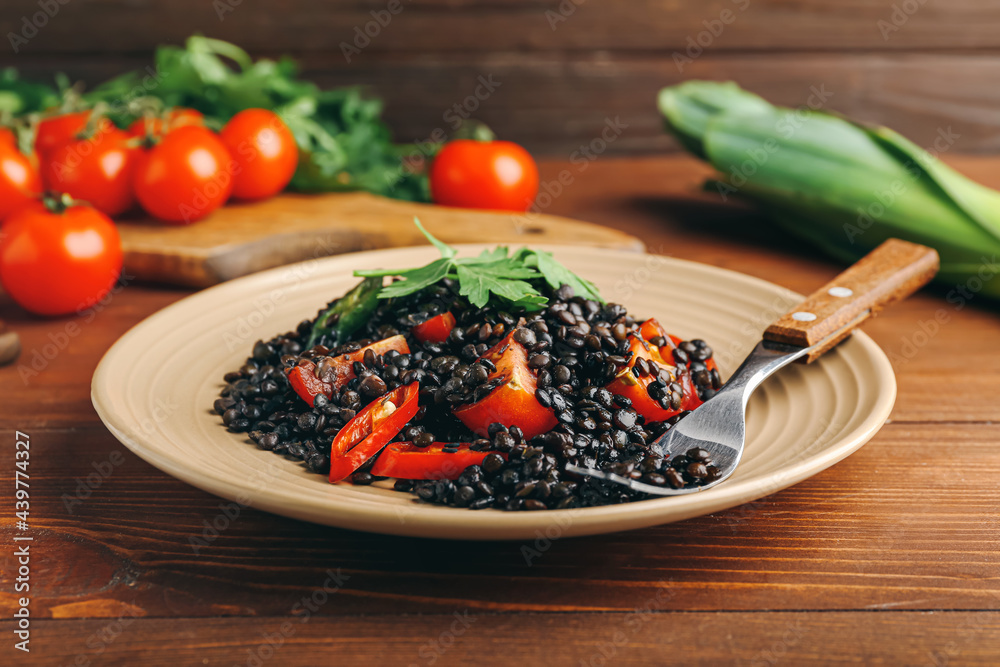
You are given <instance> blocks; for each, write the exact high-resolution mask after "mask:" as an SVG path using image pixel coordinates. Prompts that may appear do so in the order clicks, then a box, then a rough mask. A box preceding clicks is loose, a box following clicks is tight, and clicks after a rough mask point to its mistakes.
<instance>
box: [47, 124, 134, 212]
mask: <svg viewBox="0 0 1000 667" xmlns="http://www.w3.org/2000/svg"><path fill="white" fill-rule="evenodd" d="M128 141H129V136H128V135H127V134H125V133H124V132H122V131H121V130H119V129H118V128H116V127H114V126H111V127H109V128H106V129H102V130H101V131H98V132H97V133H96V134H94V136H92V137H89V138H86V139H74V140H72V141H70V142H68V143H65V144H63V145H62V146H59V147H58V148H55V149H53V150H51V151H49V152H48V153H47V154H46V155H45V156H44V157H43V158H42V180H43V181H44V183H45V187H46V188H47V189H49V190H55V191H58V192H65V193H66V194H68V195H70V196H71V197H73V199H76V200H80V201H85V202H87V203H89V204H90V205H91V206H93V207H94V208H96V209H97V210H99V211H101V212H102V213H106V214H107V215H110V216H116V215H120V214H122V213H124V212H125V211H127V210H129V209H130V208H132V205H133V204H134V203H135V197H134V195H133V194H132V170H133V167H134V166H135V156H136V149H135V148H133V147H132V146H130V145H129V144H128Z"/></svg>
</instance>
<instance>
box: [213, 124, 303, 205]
mask: <svg viewBox="0 0 1000 667" xmlns="http://www.w3.org/2000/svg"><path fill="white" fill-rule="evenodd" d="M220 136H221V137H222V141H223V143H225V144H226V148H228V149H229V152H230V153H231V154H232V156H233V160H235V161H236V164H237V165H238V167H239V168H238V170H237V171H236V176H235V179H234V182H233V197H236V198H237V199H264V198H266V197H273V196H274V195H276V194H278V193H279V192H281V191H282V190H284V189H285V186H286V185H288V182H289V181H290V180H292V176H293V175H294V174H295V167H296V166H298V163H299V147H298V145H297V144H296V143H295V136H294V135H293V134H292V131H291V130H289V129H288V126H287V125H285V123H284V121H282V120H281V118H280V117H279V116H278V114H276V113H274V112H273V111H268V110H267V109H245V110H243V111H241V112H239V113H238V114H236V115H235V116H233V117H232V118H230V119H229V122H228V123H226V126H225V127H224V128H222V133H221V135H220Z"/></svg>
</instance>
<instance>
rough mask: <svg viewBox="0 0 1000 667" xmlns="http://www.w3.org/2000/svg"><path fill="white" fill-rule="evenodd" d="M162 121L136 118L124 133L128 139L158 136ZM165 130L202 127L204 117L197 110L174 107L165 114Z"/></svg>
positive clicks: (160, 131)
mask: <svg viewBox="0 0 1000 667" xmlns="http://www.w3.org/2000/svg"><path fill="white" fill-rule="evenodd" d="M163 121H164V119H163V118H161V117H155V116H154V117H151V118H137V119H136V120H134V121H132V124H131V125H129V126H128V130H126V132H127V133H128V135H129V136H130V137H145V136H154V137H155V136H158V135H161V134H163ZM166 122H167V124H166V130H167V132H170V131H171V130H176V129H177V128H178V127H184V126H185V125H199V126H200V125H204V124H205V116H204V114H202V113H201V112H200V111H198V110H197V109H188V108H187V107H174V108H173V109H171V110H170V111H168V112H167V113H166Z"/></svg>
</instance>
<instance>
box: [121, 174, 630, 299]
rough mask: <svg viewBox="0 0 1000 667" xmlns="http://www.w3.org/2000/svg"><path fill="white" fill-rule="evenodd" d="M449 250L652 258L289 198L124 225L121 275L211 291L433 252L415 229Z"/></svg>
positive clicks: (549, 230) (491, 214)
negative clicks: (467, 247)
mask: <svg viewBox="0 0 1000 667" xmlns="http://www.w3.org/2000/svg"><path fill="white" fill-rule="evenodd" d="M414 218H419V219H420V221H421V222H422V223H423V224H424V226H425V227H426V228H427V229H428V230H429V231H430V232H431V233H432V234H434V235H435V236H437V237H438V238H439V239H441V240H442V241H444V242H445V243H491V244H506V245H512V246H516V245H518V244H521V245H524V244H527V243H536V244H544V243H550V244H560V245H584V246H598V247H604V248H617V249H620V250H634V251H636V252H641V251H642V250H643V249H644V246H643V244H642V241H640V240H639V239H637V238H635V237H634V236H629V235H627V234H623V233H622V232H619V231H617V230H614V229H611V228H609V227H604V226H600V225H594V224H591V223H586V222H580V221H579V220H570V219H568V218H562V217H558V216H554V215H544V214H540V215H537V216H533V217H532V220H531V221H530V223H524V222H523V221H522V220H521V219H520V218H517V217H515V216H513V215H511V214H510V213H503V212H497V211H470V210H464V209H455V208H446V207H443V206H433V205H427V204H416V203H413V202H405V201H397V200H393V199H387V198H385V197H376V196H374V195H371V194H368V193H365V192H354V193H337V194H319V195H297V194H282V195H279V196H277V197H273V198H271V199H269V200H267V201H263V202H253V203H249V204H247V203H244V204H240V203H233V204H230V205H227V206H225V207H223V208H221V209H219V210H218V211H216V212H215V213H213V214H212V215H211V216H209V217H208V218H206V219H205V220H202V221H199V222H198V223H197V224H193V225H184V226H177V225H164V224H163V223H161V222H158V221H156V220H152V219H130V220H122V221H119V222H118V230H119V232H120V233H121V238H122V249H123V250H124V252H125V267H124V269H123V271H124V272H125V273H126V274H128V275H130V276H134V277H135V279H137V280H139V281H143V282H155V283H164V284H169V285H181V286H190V287H208V286H210V285H215V284H217V283H220V282H224V281H226V280H232V279H233V278H239V277H240V276H245V275H247V274H249V273H254V272H256V271H263V270H264V269H270V268H274V267H276V266H284V265H286V264H291V263H293V262H301V261H306V260H312V259H317V258H320V257H328V256H330V255H340V254H344V253H349V252H359V251H362V250H373V249H376V248H395V247H401V246H411V245H420V244H423V243H425V242H426V239H424V237H423V235H422V234H421V233H420V230H419V229H417V227H416V226H415V225H414V224H413V220H414Z"/></svg>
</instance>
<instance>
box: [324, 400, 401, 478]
mask: <svg viewBox="0 0 1000 667" xmlns="http://www.w3.org/2000/svg"><path fill="white" fill-rule="evenodd" d="M419 395H420V388H419V386H418V383H416V382H411V383H410V384H408V385H406V386H404V387H397V388H396V389H393V390H392V391H391V392H389V393H388V394H386V395H385V396H383V397H382V398H379V399H376V400H374V401H372V402H371V403H369V404H368V405H366V406H365V408H364V409H363V410H362V411H361V412H359V413H358V414H357V415H355V416H354V419H352V420H351V421H349V422H347V423H346V424H345V425H344V428H342V429H340V432H339V433H337V437H335V438H334V439H333V444H332V445H331V447H330V481H331V482H339V481H340V480H342V479H344V478H345V477H347V476H348V475H350V474H351V473H353V472H354V471H355V470H357V469H358V468H360V467H361V466H362V464H364V462H365V461H367V460H368V459H370V458H371V457H373V456H375V455H376V454H378V452H379V450H380V449H382V448H383V447H384V446H385V444H386V443H387V442H389V441H390V440H392V439H393V438H394V437H395V436H396V434H397V433H399V432H400V431H402V430H403V427H404V426H406V424H407V422H409V421H410V420H411V419H413V416H414V415H416V414H417V400H418V396H419Z"/></svg>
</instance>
